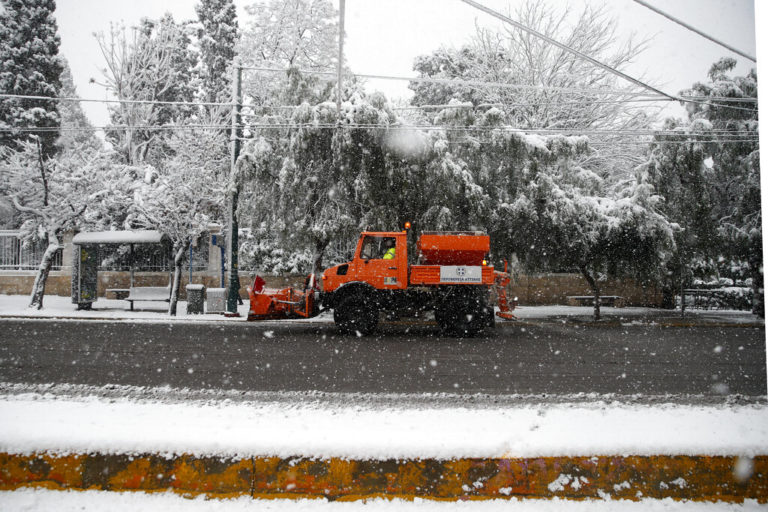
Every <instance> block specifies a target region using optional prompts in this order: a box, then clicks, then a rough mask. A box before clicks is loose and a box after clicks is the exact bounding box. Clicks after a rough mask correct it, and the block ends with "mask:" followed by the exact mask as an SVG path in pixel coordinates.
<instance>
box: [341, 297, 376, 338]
mask: <svg viewBox="0 0 768 512" xmlns="http://www.w3.org/2000/svg"><path fill="white" fill-rule="evenodd" d="M333 322H334V323H335V324H336V328H337V329H339V331H340V332H341V333H343V334H358V333H359V335H361V336H368V335H369V334H371V333H373V332H374V331H375V330H376V327H377V326H378V324H379V310H378V309H377V308H376V305H375V303H374V302H373V301H372V300H370V299H369V297H367V296H366V295H364V294H362V293H352V294H349V295H346V296H344V297H342V298H341V299H340V300H339V302H338V303H337V304H336V306H335V307H334V308H333Z"/></svg>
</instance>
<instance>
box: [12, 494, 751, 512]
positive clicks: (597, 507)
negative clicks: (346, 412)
mask: <svg viewBox="0 0 768 512" xmlns="http://www.w3.org/2000/svg"><path fill="white" fill-rule="evenodd" d="M0 507H2V509H3V510H4V511H5V512H22V511H24V512H27V511H36V512H49V511H50V512H102V511H104V510H109V511H110V512H135V511H137V510H141V511H144V512H154V511H158V512H213V511H216V512H244V511H259V512H356V511H361V510H362V511H366V512H392V511H404V512H464V511H468V510H469V511H472V512H507V511H510V510H512V511H517V512H640V511H643V512H670V511H679V512H747V511H753V510H754V511H756V510H765V505H760V504H758V503H757V502H755V501H746V502H745V503H743V504H732V503H701V502H694V501H687V502H681V501H674V500H672V499H665V500H653V499H644V500H640V501H628V500H620V501H617V500H583V501H573V500H564V499H553V500H546V501H545V500H515V499H513V500H488V501H454V502H440V501H431V500H423V499H418V498H417V499H415V500H413V501H406V500H401V499H394V500H388V499H383V498H376V499H372V500H367V501H354V502H339V501H334V502H329V501H326V500H322V499H320V500H317V499H315V500H306V499H302V500H264V499H257V500H254V499H252V498H249V497H241V498H235V499H212V500H209V499H206V498H205V497H204V496H199V497H197V498H194V499H188V498H183V497H181V496H179V495H176V494H173V493H153V494H145V493H137V492H126V493H117V492H105V491H48V490H44V489H22V490H18V491H13V492H0Z"/></svg>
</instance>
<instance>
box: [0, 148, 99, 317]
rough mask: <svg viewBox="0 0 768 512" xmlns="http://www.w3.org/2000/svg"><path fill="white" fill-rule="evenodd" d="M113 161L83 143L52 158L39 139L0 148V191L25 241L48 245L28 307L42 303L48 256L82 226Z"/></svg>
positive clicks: (49, 261)
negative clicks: (18, 221) (69, 232)
mask: <svg viewBox="0 0 768 512" xmlns="http://www.w3.org/2000/svg"><path fill="white" fill-rule="evenodd" d="M111 164H112V162H111V159H110V157H109V155H108V154H107V153H106V152H103V151H99V150H97V149H94V148H93V147H88V146H83V147H79V148H75V149H74V150H73V151H69V152H66V153H61V154H59V155H57V156H56V157H55V158H45V157H44V156H43V149H42V143H41V142H40V141H39V140H33V141H31V142H24V143H21V149H20V150H18V151H13V150H11V149H9V148H4V149H3V150H2V153H1V154H0V195H2V196H5V197H7V198H9V199H10V201H11V203H12V204H13V207H14V208H15V209H16V211H17V212H18V215H19V218H20V219H21V222H22V224H21V232H22V235H23V237H24V238H25V239H26V240H27V241H42V242H44V243H46V244H47V248H46V250H45V253H44V255H43V258H42V261H41V262H40V266H39V267H38V272H37V276H36V278H35V283H34V285H33V288H32V293H31V297H30V304H29V306H30V307H31V308H36V309H40V308H42V307H43V297H44V295H45V284H46V280H47V278H48V274H49V272H50V270H51V265H52V263H53V257H54V255H55V254H56V251H58V250H59V249H60V248H61V236H62V235H63V233H64V232H65V231H66V230H69V229H73V228H75V227H78V226H81V225H82V224H83V223H84V216H85V212H86V210H87V209H88V207H89V206H90V205H92V204H98V203H99V200H100V198H101V197H102V196H104V195H105V194H106V190H104V189H100V188H99V187H98V185H97V184H98V181H99V180H98V178H99V177H100V176H103V175H104V173H105V172H107V170H108V169H109V167H110V166H111Z"/></svg>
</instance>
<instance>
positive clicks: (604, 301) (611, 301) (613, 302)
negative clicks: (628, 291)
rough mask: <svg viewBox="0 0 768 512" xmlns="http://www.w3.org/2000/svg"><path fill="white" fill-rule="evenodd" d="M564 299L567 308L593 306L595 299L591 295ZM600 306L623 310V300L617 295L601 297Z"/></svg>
mask: <svg viewBox="0 0 768 512" xmlns="http://www.w3.org/2000/svg"><path fill="white" fill-rule="evenodd" d="M566 299H568V305H569V306H594V305H595V297H594V296H593V295H569V296H567V297H566ZM600 305H601V306H609V307H614V308H623V307H624V298H623V297H620V296H618V295H601V296H600Z"/></svg>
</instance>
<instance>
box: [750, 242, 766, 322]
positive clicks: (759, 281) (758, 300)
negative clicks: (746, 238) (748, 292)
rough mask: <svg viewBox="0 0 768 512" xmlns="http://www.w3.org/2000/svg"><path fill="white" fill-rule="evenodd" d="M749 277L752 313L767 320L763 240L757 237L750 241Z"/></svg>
mask: <svg viewBox="0 0 768 512" xmlns="http://www.w3.org/2000/svg"><path fill="white" fill-rule="evenodd" d="M750 243H751V245H752V247H751V250H750V252H749V258H748V261H749V277H751V278H752V313H754V314H755V315H757V316H759V317H760V318H765V278H764V276H763V238H762V237H761V236H755V237H753V238H752V240H750Z"/></svg>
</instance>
